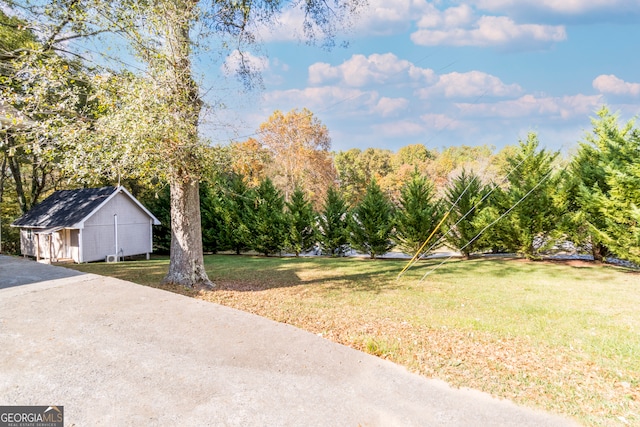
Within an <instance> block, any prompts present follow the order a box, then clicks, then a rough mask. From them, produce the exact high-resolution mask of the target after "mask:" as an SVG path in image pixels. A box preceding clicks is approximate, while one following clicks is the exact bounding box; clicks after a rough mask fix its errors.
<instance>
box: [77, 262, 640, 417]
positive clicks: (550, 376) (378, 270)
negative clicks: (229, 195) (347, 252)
mask: <svg viewBox="0 0 640 427" xmlns="http://www.w3.org/2000/svg"><path fill="white" fill-rule="evenodd" d="M404 263H405V261H398V260H363V259H344V258H342V259H328V258H266V257H252V256H232V255H214V256H208V257H205V264H206V267H207V271H208V273H209V277H210V278H211V279H212V280H213V281H214V282H216V284H217V285H218V289H217V290H214V291H212V292H201V293H197V294H196V293H193V292H187V291H184V290H181V289H175V288H173V289H170V290H172V291H177V292H181V293H186V294H188V295H192V296H195V297H198V298H202V299H205V300H209V301H213V302H217V303H221V304H224V305H228V306H231V307H236V308H239V309H242V310H246V311H249V312H252V313H256V314H259V315H262V316H265V317H270V318H272V319H274V320H277V321H280V322H286V323H290V324H293V325H296V326H298V327H301V328H304V329H307V330H309V331H311V332H314V333H316V334H321V335H322V336H324V337H326V338H328V339H331V340H334V341H337V342H340V343H343V344H346V345H349V346H352V347H355V348H358V349H361V350H364V351H368V352H370V353H372V354H375V355H378V356H380V357H384V358H387V359H389V360H392V361H394V362H397V363H400V364H403V365H405V366H407V367H408V368H409V369H411V370H414V371H416V372H419V373H421V374H424V375H426V376H429V377H437V378H441V379H444V380H446V381H447V382H449V383H450V384H452V385H454V386H465V387H471V388H475V389H480V390H483V391H486V392H489V393H491V394H493V395H495V396H499V397H503V398H508V399H512V400H514V401H516V402H518V403H520V404H524V405H528V406H532V407H538V408H542V409H546V410H550V411H553V412H557V413H561V414H564V415H567V416H570V417H573V418H575V419H576V420H578V421H579V422H581V423H584V424H591V425H626V424H627V423H628V424H629V425H633V424H639V423H640V274H639V273H638V272H632V271H629V270H624V269H620V268H614V267H610V266H596V265H591V264H587V263H584V262H573V263H550V262H527V261H523V260H508V259H474V260H469V261H463V260H451V261H449V262H447V263H446V264H444V265H442V266H440V267H439V268H437V269H436V270H434V271H433V272H432V273H431V274H429V275H428V276H427V277H426V278H425V280H423V281H421V280H420V279H421V278H422V276H423V275H424V273H425V272H426V271H428V270H429V269H432V268H433V266H435V265H437V264H439V263H440V261H426V262H421V263H419V264H418V265H417V266H416V267H413V268H411V269H410V270H409V271H408V272H407V273H405V275H403V276H402V278H401V279H399V280H398V279H397V275H398V273H399V272H400V271H401V270H402V268H403V267H404V265H405V264H404ZM167 266H168V261H167V260H166V259H154V260H151V261H138V262H124V263H118V264H105V263H96V264H83V265H79V266H74V267H73V268H76V269H78V270H82V271H86V272H92V273H97V274H104V275H111V276H115V277H119V278H123V279H126V280H131V281H133V282H136V283H140V284H144V285H150V286H158V283H159V282H160V280H161V279H162V277H163V275H164V273H165V272H166V270H167V268H168V267H167Z"/></svg>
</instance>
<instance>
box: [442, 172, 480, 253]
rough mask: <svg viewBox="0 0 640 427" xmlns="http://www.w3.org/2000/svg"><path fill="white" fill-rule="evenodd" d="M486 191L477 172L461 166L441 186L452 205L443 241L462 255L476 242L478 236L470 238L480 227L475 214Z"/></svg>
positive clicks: (478, 211)
mask: <svg viewBox="0 0 640 427" xmlns="http://www.w3.org/2000/svg"><path fill="white" fill-rule="evenodd" d="M488 191H489V189H488V188H487V186H485V185H484V184H482V182H481V181H480V177H479V176H478V175H476V174H475V173H473V172H467V171H466V170H465V169H462V172H461V173H460V175H458V176H457V177H456V178H454V179H453V180H452V181H451V182H450V183H449V185H448V186H447V188H446V189H445V199H446V201H447V202H448V203H449V206H452V208H451V213H450V214H449V216H448V218H447V222H448V224H449V230H448V231H447V234H446V239H447V243H448V244H449V245H450V246H451V247H452V248H454V249H457V250H459V251H460V252H461V253H462V255H463V256H464V257H465V258H468V257H469V255H470V254H471V253H472V252H474V251H475V250H476V249H477V248H478V247H479V246H480V240H479V239H476V240H473V239H474V238H475V237H476V236H477V234H478V232H479V231H480V230H481V228H479V226H478V224H477V223H476V218H477V216H478V214H479V213H480V210H481V209H482V208H483V207H484V206H486V205H487V203H486V200H484V201H483V198H484V197H485V196H486V195H487V193H488ZM481 201H482V202H481Z"/></svg>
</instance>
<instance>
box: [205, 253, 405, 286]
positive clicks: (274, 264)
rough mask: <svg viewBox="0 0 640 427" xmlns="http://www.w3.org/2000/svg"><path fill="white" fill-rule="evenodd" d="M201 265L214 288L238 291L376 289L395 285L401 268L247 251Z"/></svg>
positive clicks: (391, 263)
mask: <svg viewBox="0 0 640 427" xmlns="http://www.w3.org/2000/svg"><path fill="white" fill-rule="evenodd" d="M205 266H206V269H207V273H208V274H209V277H210V278H211V279H212V280H213V281H214V282H215V283H216V284H217V285H218V288H217V290H232V291H239V292H252V291H253V292H255V291H263V290H267V289H274V288H287V287H294V286H322V287H325V288H326V289H327V290H329V291H330V290H332V289H346V288H348V289H351V290H354V291H362V292H380V291H381V290H382V289H392V288H394V287H397V286H399V284H398V283H396V281H395V276H396V275H397V273H398V272H399V271H400V270H401V268H402V264H401V262H398V261H391V260H384V261H382V260H369V259H366V260H365V259H353V258H325V257H314V258H309V257H299V258H296V257H290V258H289V257H261V256H247V255H241V256H238V255H214V256H210V257H206V258H205ZM214 292H215V290H214Z"/></svg>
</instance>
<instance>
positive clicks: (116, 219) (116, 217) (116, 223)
mask: <svg viewBox="0 0 640 427" xmlns="http://www.w3.org/2000/svg"><path fill="white" fill-rule="evenodd" d="M113 228H114V231H115V235H116V239H115V240H116V252H115V254H116V262H118V261H119V259H118V257H119V256H118V214H113Z"/></svg>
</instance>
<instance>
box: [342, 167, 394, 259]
mask: <svg viewBox="0 0 640 427" xmlns="http://www.w3.org/2000/svg"><path fill="white" fill-rule="evenodd" d="M393 216H394V208H393V205H392V204H391V202H390V201H389V198H388V197H387V196H386V195H385V194H384V193H383V192H382V190H381V189H380V186H379V185H378V183H377V182H376V180H375V179H374V180H373V181H371V184H369V186H368V187H367V192H366V193H365V195H364V198H363V199H362V201H361V202H360V203H358V204H357V205H356V207H355V208H354V209H353V211H352V215H351V218H350V221H349V225H348V230H349V234H350V238H349V240H350V242H351V245H352V246H353V247H354V248H356V249H357V250H359V251H362V252H366V253H369V255H370V256H371V258H374V259H375V258H376V256H378V255H384V254H385V253H387V252H389V250H391V248H393V247H394V246H395V244H394V243H393V240H392V237H393V235H394V233H393V228H394V222H393Z"/></svg>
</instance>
